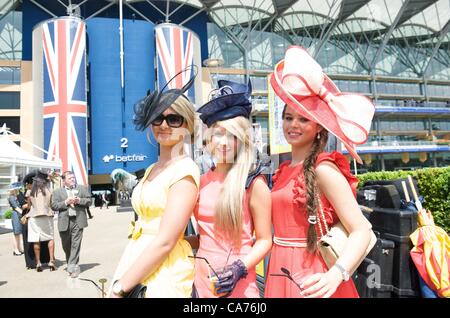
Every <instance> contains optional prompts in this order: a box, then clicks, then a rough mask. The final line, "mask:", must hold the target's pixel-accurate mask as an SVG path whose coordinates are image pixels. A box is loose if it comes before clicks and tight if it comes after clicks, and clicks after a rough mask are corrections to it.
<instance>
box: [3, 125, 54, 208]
mask: <svg viewBox="0 0 450 318" xmlns="http://www.w3.org/2000/svg"><path fill="white" fill-rule="evenodd" d="M10 135H14V134H13V133H11V132H9V131H8V129H7V128H6V126H5V125H3V127H0V214H1V212H2V210H5V209H6V208H8V207H9V205H8V202H7V201H6V193H7V191H6V189H7V187H8V185H9V184H10V183H11V182H15V181H17V180H18V175H22V177H23V176H24V175H25V174H26V173H28V172H29V171H30V170H32V169H39V168H50V169H61V167H62V164H61V160H60V159H57V160H56V161H49V160H46V159H43V158H39V157H38V156H34V155H32V154H30V153H28V152H26V151H25V150H23V149H22V148H20V147H19V146H18V145H17V144H16V143H15V142H14V141H12V140H11V137H10ZM19 138H20V140H21V142H25V143H29V144H31V145H32V146H33V147H34V148H37V149H39V150H41V151H42V152H44V153H45V152H46V151H45V150H44V149H42V148H40V147H38V146H36V145H34V144H32V143H30V142H29V141H27V140H25V139H24V138H21V137H20V136H19Z"/></svg>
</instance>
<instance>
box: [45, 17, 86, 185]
mask: <svg viewBox="0 0 450 318" xmlns="http://www.w3.org/2000/svg"><path fill="white" fill-rule="evenodd" d="M85 30H86V28H85V24H84V23H83V22H81V21H78V20H74V19H59V20H52V21H49V22H47V23H44V24H43V31H42V41H43V78H44V83H43V93H44V94H43V95H44V96H43V98H44V148H45V150H46V151H48V155H47V159H48V160H54V158H60V159H61V161H62V165H63V167H62V168H63V171H66V170H71V171H73V172H74V174H75V176H76V179H77V182H78V183H79V184H83V185H87V184H88V177H87V169H86V163H87V145H86V139H87V138H86V137H87V102H86V64H85V63H86V62H85V48H86V36H85V35H86V34H85Z"/></svg>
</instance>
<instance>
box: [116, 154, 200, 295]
mask: <svg viewBox="0 0 450 318" xmlns="http://www.w3.org/2000/svg"><path fill="white" fill-rule="evenodd" d="M153 166H154V165H151V166H150V167H149V168H148V169H147V171H146V172H145V175H144V178H142V180H141V181H140V182H139V184H138V185H137V186H136V187H135V189H134V191H133V195H132V197H131V203H132V205H133V208H134V210H135V211H136V213H137V214H138V215H139V218H138V220H137V221H136V222H132V224H133V223H134V224H133V225H132V226H131V228H130V232H129V239H130V242H129V243H128V245H127V247H126V248H125V251H124V253H123V255H122V257H121V260H120V262H119V265H118V267H117V269H116V272H115V274H114V279H113V282H114V281H115V280H116V279H119V278H120V277H122V276H123V274H124V273H125V272H126V271H127V270H128V268H129V267H130V266H131V265H132V264H133V263H134V261H135V260H136V258H137V257H139V255H141V253H142V252H143V251H144V249H145V248H146V247H147V246H148V245H149V244H150V242H151V241H152V240H153V239H154V238H155V236H156V235H157V233H158V230H159V225H160V222H161V218H162V216H163V214H164V210H165V207H166V202H167V195H168V193H169V188H170V187H171V186H172V185H173V184H175V183H176V182H177V181H179V180H181V179H183V178H185V177H187V176H191V177H192V179H193V180H194V182H195V183H196V185H197V187H198V186H199V182H200V172H199V169H198V167H197V165H196V164H195V162H194V161H193V160H192V159H191V158H189V157H186V158H183V159H180V160H179V161H177V162H175V163H173V164H171V165H170V166H169V167H167V168H166V169H164V170H163V171H162V172H161V173H160V174H159V175H158V176H156V177H155V178H154V179H153V180H152V181H150V182H148V181H146V180H147V177H148V175H149V174H150V171H151V170H152V168H153ZM189 255H191V256H192V255H193V253H192V249H191V246H190V245H189V243H188V242H187V241H185V240H184V233H182V235H181V236H180V239H179V240H178V242H177V243H176V245H175V247H174V248H173V250H172V251H171V252H170V253H169V255H168V256H167V258H166V259H165V260H164V261H163V262H162V263H161V265H160V266H159V267H158V268H157V269H156V270H155V271H154V272H153V273H152V274H151V275H149V276H148V277H146V278H145V280H144V281H143V282H142V283H143V284H144V285H146V286H147V292H146V297H148V298H158V297H168V298H184V297H191V293H192V285H193V282H194V262H193V259H192V258H189V257H188V256H189Z"/></svg>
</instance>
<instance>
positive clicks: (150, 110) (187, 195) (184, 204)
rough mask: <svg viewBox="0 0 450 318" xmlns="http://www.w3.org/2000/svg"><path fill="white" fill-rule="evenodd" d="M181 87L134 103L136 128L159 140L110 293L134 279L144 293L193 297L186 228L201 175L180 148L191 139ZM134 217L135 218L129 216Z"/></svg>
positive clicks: (136, 195) (135, 198)
mask: <svg viewBox="0 0 450 318" xmlns="http://www.w3.org/2000/svg"><path fill="white" fill-rule="evenodd" d="M193 79H194V78H191V80H190V81H189V82H188V83H187V84H186V85H185V86H184V87H183V88H182V89H169V90H167V91H164V88H163V90H161V92H157V91H155V92H153V93H152V94H149V95H148V96H147V97H145V98H144V99H143V100H142V101H140V102H139V103H138V104H136V107H135V119H134V123H135V124H136V127H137V129H140V130H145V129H146V128H147V127H150V129H151V131H152V133H153V135H154V137H155V139H156V141H157V142H158V144H159V146H160V157H159V160H158V161H157V162H156V163H154V164H152V165H151V166H150V167H149V168H148V169H147V170H146V172H145V175H144V177H143V178H142V180H141V181H140V182H139V184H138V185H137V186H136V187H135V189H134V191H133V194H132V198H131V202H132V205H133V208H134V210H135V211H136V212H137V214H138V215H139V218H138V220H137V221H136V222H135V223H134V226H133V227H132V230H131V232H130V235H129V239H130V242H129V243H128V245H127V247H126V249H125V252H124V253H123V255H122V258H121V260H120V262H119V265H118V267H117V270H116V273H115V275H114V280H113V282H114V283H113V285H112V286H111V290H110V296H111V297H125V296H127V294H128V293H129V292H130V291H131V290H132V289H133V288H134V287H135V286H137V285H138V284H143V285H145V286H146V287H147V290H146V292H145V297H149V298H150V297H151V298H153V297H172V298H175V297H177V298H178V297H191V293H192V285H193V281H194V263H193V260H192V258H189V257H188V256H191V255H193V254H192V249H191V247H190V245H189V243H187V241H185V240H184V238H183V234H184V230H185V228H186V226H187V224H188V222H189V218H190V216H191V214H192V211H193V209H194V206H195V203H196V200H197V196H198V186H199V180H200V172H199V169H198V167H197V165H196V164H195V162H194V161H193V160H192V159H191V158H190V157H189V156H187V154H186V153H185V152H184V149H183V148H184V147H183V146H184V144H185V143H190V142H191V141H192V136H193V131H194V107H193V105H192V103H191V102H190V101H189V100H188V98H187V97H185V96H184V95H183V93H184V92H185V91H186V90H187V89H188V88H189V87H190V86H191V85H192V82H193ZM132 223H133V222H132Z"/></svg>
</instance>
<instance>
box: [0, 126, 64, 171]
mask: <svg viewBox="0 0 450 318" xmlns="http://www.w3.org/2000/svg"><path fill="white" fill-rule="evenodd" d="M0 165H1V166H4V165H7V166H10V165H16V166H27V167H36V168H53V169H60V168H61V166H62V165H61V161H59V162H55V161H49V160H45V159H42V158H39V157H37V156H34V155H32V154H29V153H28V152H26V151H25V150H23V149H22V148H20V147H19V146H18V145H17V144H16V143H15V142H13V141H12V140H11V138H10V137H9V135H8V134H3V135H2V134H0Z"/></svg>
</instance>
